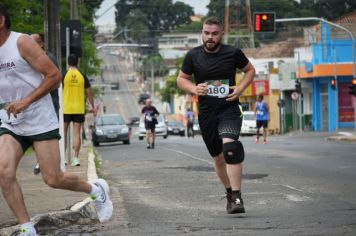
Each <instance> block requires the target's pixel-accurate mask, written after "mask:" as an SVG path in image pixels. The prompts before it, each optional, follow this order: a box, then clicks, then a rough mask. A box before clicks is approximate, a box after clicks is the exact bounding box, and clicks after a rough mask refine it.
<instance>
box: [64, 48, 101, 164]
mask: <svg viewBox="0 0 356 236" xmlns="http://www.w3.org/2000/svg"><path fill="white" fill-rule="evenodd" d="M68 65H69V69H68V71H66V73H65V76H64V78H63V119H64V143H65V150H67V145H68V144H67V138H68V137H67V135H68V129H69V126H70V123H71V122H73V136H74V137H73V146H72V148H73V151H74V157H72V158H71V161H72V163H71V165H72V166H80V161H79V152H80V148H81V144H82V138H81V136H82V132H81V131H82V128H83V123H84V121H85V100H86V97H87V98H88V100H89V103H90V105H91V108H92V111H93V113H94V116H95V115H96V107H95V105H94V96H93V91H92V89H91V85H90V82H89V79H88V77H87V76H86V75H84V74H83V73H82V72H81V71H80V70H79V69H78V57H77V56H76V55H74V54H71V55H69V56H68Z"/></svg>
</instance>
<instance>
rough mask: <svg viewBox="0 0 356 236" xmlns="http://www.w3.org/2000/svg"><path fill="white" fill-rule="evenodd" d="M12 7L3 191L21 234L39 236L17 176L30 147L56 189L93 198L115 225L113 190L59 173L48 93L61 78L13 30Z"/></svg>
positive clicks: (4, 48) (1, 37)
mask: <svg viewBox="0 0 356 236" xmlns="http://www.w3.org/2000/svg"><path fill="white" fill-rule="evenodd" d="M10 28H11V20H10V16H9V13H8V11H7V8H6V7H5V5H3V4H2V3H0V62H1V65H2V66H1V67H0V104H5V106H4V107H3V108H2V109H1V110H0V119H1V121H2V124H1V126H0V187H1V190H2V194H3V196H4V199H5V201H6V203H7V205H8V206H9V208H10V209H11V210H12V212H13V213H14V215H15V217H16V218H17V221H18V223H19V224H20V225H21V226H20V227H21V228H20V232H19V234H18V235H21V236H35V235H37V232H36V229H35V227H34V224H33V222H31V220H30V216H29V214H28V211H27V209H26V205H25V200H24V196H23V194H22V190H21V187H20V184H19V183H18V181H17V178H16V173H17V168H18V166H19V163H20V161H21V159H22V158H23V156H24V153H25V152H26V150H27V149H28V148H30V147H32V149H33V150H34V153H35V155H36V159H37V161H38V163H39V164H40V167H41V174H42V178H43V180H44V182H45V183H46V184H48V185H49V186H50V187H52V188H57V189H65V190H70V191H76V192H85V193H87V194H90V196H91V198H92V199H93V200H94V201H93V202H94V206H95V208H96V211H97V214H98V218H99V221H100V222H106V221H108V220H110V218H111V216H112V212H113V205H112V202H111V200H110V196H109V185H108V184H107V182H106V181H105V180H103V179H96V180H94V181H93V183H89V182H86V181H84V180H82V179H80V178H79V177H78V176H77V175H75V174H73V173H69V172H63V171H62V170H61V168H60V151H59V139H60V135H59V124H58V119H57V116H56V112H55V110H54V106H53V104H52V99H51V96H50V95H49V92H50V91H51V90H53V89H57V88H58V86H59V84H60V81H61V74H60V72H59V70H58V68H56V66H55V65H54V64H53V62H52V61H51V60H50V59H49V58H48V56H47V55H46V53H44V51H43V50H42V49H41V47H40V46H39V45H38V44H37V43H36V42H34V41H33V40H32V39H31V38H30V37H29V36H28V35H25V34H22V33H18V32H14V31H11V30H10Z"/></svg>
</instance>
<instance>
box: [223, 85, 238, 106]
mask: <svg viewBox="0 0 356 236" xmlns="http://www.w3.org/2000/svg"><path fill="white" fill-rule="evenodd" d="M230 89H233V90H234V91H233V92H232V93H230V94H229V95H228V96H227V99H226V101H229V102H231V101H235V100H237V99H238V98H239V96H240V95H241V93H242V91H240V87H239V86H230Z"/></svg>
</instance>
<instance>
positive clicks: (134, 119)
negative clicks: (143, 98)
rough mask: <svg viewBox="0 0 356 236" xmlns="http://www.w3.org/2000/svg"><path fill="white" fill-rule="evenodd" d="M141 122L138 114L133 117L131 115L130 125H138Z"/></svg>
mask: <svg viewBox="0 0 356 236" xmlns="http://www.w3.org/2000/svg"><path fill="white" fill-rule="evenodd" d="M139 123H140V117H138V116H133V117H130V118H129V123H128V125H131V126H133V125H138V124H139Z"/></svg>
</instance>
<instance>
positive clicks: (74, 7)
mask: <svg viewBox="0 0 356 236" xmlns="http://www.w3.org/2000/svg"><path fill="white" fill-rule="evenodd" d="M48 1H50V0H48ZM70 19H71V20H78V19H79V11H78V0H71V1H70ZM69 53H70V29H69V27H67V28H66V59H65V61H66V65H67V66H66V68H67V69H68V62H67V59H68V56H69ZM71 130H72V128H71V126H70V125H69V127H68V132H67V152H66V157H67V158H66V159H67V160H68V162H69V163H71V161H72V160H71V158H72V155H71V151H72V148H71V147H72V145H71V143H72V140H71V137H72V134H71Z"/></svg>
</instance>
